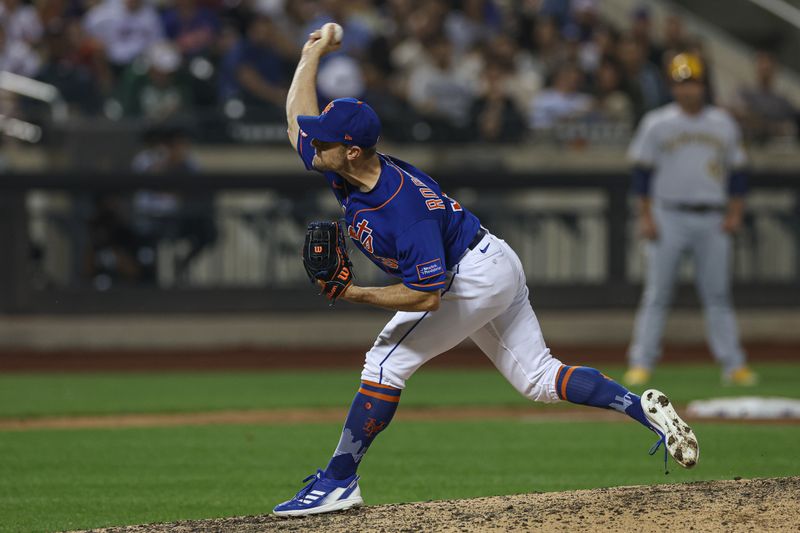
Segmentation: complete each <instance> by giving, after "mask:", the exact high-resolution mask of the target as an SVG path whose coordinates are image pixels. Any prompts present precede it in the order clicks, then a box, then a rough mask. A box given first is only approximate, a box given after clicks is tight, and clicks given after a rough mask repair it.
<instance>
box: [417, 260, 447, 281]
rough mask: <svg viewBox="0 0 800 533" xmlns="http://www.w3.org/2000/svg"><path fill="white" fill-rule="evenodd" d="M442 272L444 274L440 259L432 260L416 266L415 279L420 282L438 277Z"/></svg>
mask: <svg viewBox="0 0 800 533" xmlns="http://www.w3.org/2000/svg"><path fill="white" fill-rule="evenodd" d="M442 272H444V267H443V266H442V260H441V259H434V260H433V261H428V262H425V263H420V264H418V265H417V277H418V278H419V280H420V281H422V280H424V279H428V278H432V277H434V276H438V275H439V274H441V273H442Z"/></svg>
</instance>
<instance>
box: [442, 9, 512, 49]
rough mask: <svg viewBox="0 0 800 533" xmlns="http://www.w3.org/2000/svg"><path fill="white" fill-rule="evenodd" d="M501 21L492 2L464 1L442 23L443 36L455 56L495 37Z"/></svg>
mask: <svg viewBox="0 0 800 533" xmlns="http://www.w3.org/2000/svg"><path fill="white" fill-rule="evenodd" d="M502 23H503V19H502V17H501V14H500V10H499V9H498V8H497V6H496V5H495V3H494V2H493V0H464V1H463V2H462V3H461V9H456V10H453V11H450V12H449V13H448V14H447V17H446V18H445V21H444V28H445V35H447V38H448V40H449V41H450V42H451V43H453V48H454V50H455V53H456V54H457V55H460V54H463V53H465V52H467V51H469V50H471V49H472V48H473V47H475V46H476V45H479V44H481V43H484V42H486V41H488V40H489V39H491V38H492V37H494V36H495V35H497V34H498V33H499V32H500V30H501V29H502Z"/></svg>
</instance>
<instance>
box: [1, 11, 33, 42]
mask: <svg viewBox="0 0 800 533" xmlns="http://www.w3.org/2000/svg"><path fill="white" fill-rule="evenodd" d="M0 26H2V27H3V29H4V30H5V36H6V41H7V42H8V43H9V45H10V46H15V45H16V43H17V42H19V41H23V42H25V43H26V44H27V45H29V46H35V45H36V43H38V42H39V39H41V38H42V33H43V29H42V22H41V21H40V20H39V14H38V13H37V12H36V8H35V7H33V6H32V5H28V4H23V3H22V0H2V1H0Z"/></svg>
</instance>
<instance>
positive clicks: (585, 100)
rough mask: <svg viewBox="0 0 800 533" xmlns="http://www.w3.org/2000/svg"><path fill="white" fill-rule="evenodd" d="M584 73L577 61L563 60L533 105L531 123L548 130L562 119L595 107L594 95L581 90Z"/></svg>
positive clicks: (568, 118)
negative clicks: (550, 82) (593, 103)
mask: <svg viewBox="0 0 800 533" xmlns="http://www.w3.org/2000/svg"><path fill="white" fill-rule="evenodd" d="M582 83H583V73H582V72H581V70H580V68H578V66H577V65H576V64H574V63H564V64H562V65H561V66H560V67H559V68H558V70H556V72H555V74H554V75H553V81H552V85H550V86H549V87H548V88H547V89H545V90H544V91H542V92H541V93H539V95H538V96H536V97H535V98H534V99H533V102H532V103H531V106H530V115H529V117H530V118H529V125H530V127H531V128H533V129H536V130H547V129H551V128H552V127H553V126H555V125H556V124H558V123H559V122H560V121H563V120H570V119H576V118H580V117H582V116H584V115H586V114H587V113H589V112H590V111H591V109H592V98H591V97H590V96H589V95H587V94H584V93H581V92H579V88H580V87H581V85H582Z"/></svg>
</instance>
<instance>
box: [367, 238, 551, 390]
mask: <svg viewBox="0 0 800 533" xmlns="http://www.w3.org/2000/svg"><path fill="white" fill-rule="evenodd" d="M467 337H469V338H471V339H472V340H473V341H474V342H475V344H477V345H478V347H479V348H480V349H481V350H482V351H483V352H484V353H485V354H486V356H487V357H489V359H491V361H492V363H494V365H495V366H496V367H497V369H498V370H499V371H500V373H502V374H503V376H505V378H506V379H507V380H508V381H509V382H510V383H511V384H512V385H513V386H514V388H515V389H517V390H518V391H519V392H520V393H521V394H522V395H523V396H525V397H527V398H530V399H531V400H535V401H541V402H557V401H559V398H558V395H557V394H556V389H555V379H556V373H557V372H558V369H559V367H560V366H561V362H560V361H559V360H558V359H556V358H555V357H553V356H552V355H551V354H550V350H549V349H548V348H547V345H546V344H545V342H544V337H543V336H542V331H541V328H540V327H539V321H538V320H537V319H536V315H535V314H534V312H533V309H532V308H531V304H530V301H529V300H528V287H527V284H526V282H525V273H524V272H523V270H522V263H521V262H520V260H519V258H518V257H517V254H516V253H515V252H514V250H512V249H511V247H510V246H508V244H506V242H505V241H503V240H502V239H499V238H497V237H495V236H494V235H492V234H491V233H487V235H486V236H485V237H484V238H483V239H482V240H481V242H480V243H479V244H478V245H477V246H476V247H475V248H474V249H473V250H468V251H467V253H466V254H465V255H464V257H463V258H462V259H461V261H460V262H459V263H458V265H456V267H455V268H454V269H453V271H452V272H450V273H449V280H448V287H447V289H445V290H444V291H443V295H442V301H441V305H440V306H439V309H438V310H436V311H433V312H424V313H423V312H405V311H400V312H398V313H397V314H395V315H394V317H393V318H392V320H390V321H389V323H388V324H386V326H385V327H384V328H383V331H381V333H380V335H378V338H377V339H376V341H375V344H374V345H373V347H372V349H371V350H370V351H369V352H367V357H366V362H365V364H364V370H363V372H362V374H361V378H362V379H363V380H368V381H373V382H376V383H382V384H385V385H389V386H391V387H396V388H398V389H403V388H405V384H406V380H407V379H408V378H409V377H411V375H412V374H413V373H414V372H415V371H416V370H417V369H418V368H419V367H421V366H422V365H423V364H425V363H426V362H427V361H429V360H431V359H433V358H434V357H436V356H437V355H439V354H440V353H443V352H445V351H447V350H449V349H451V348H453V347H454V346H456V345H458V344H459V343H460V342H461V341H463V340H464V339H466V338H467Z"/></svg>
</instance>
